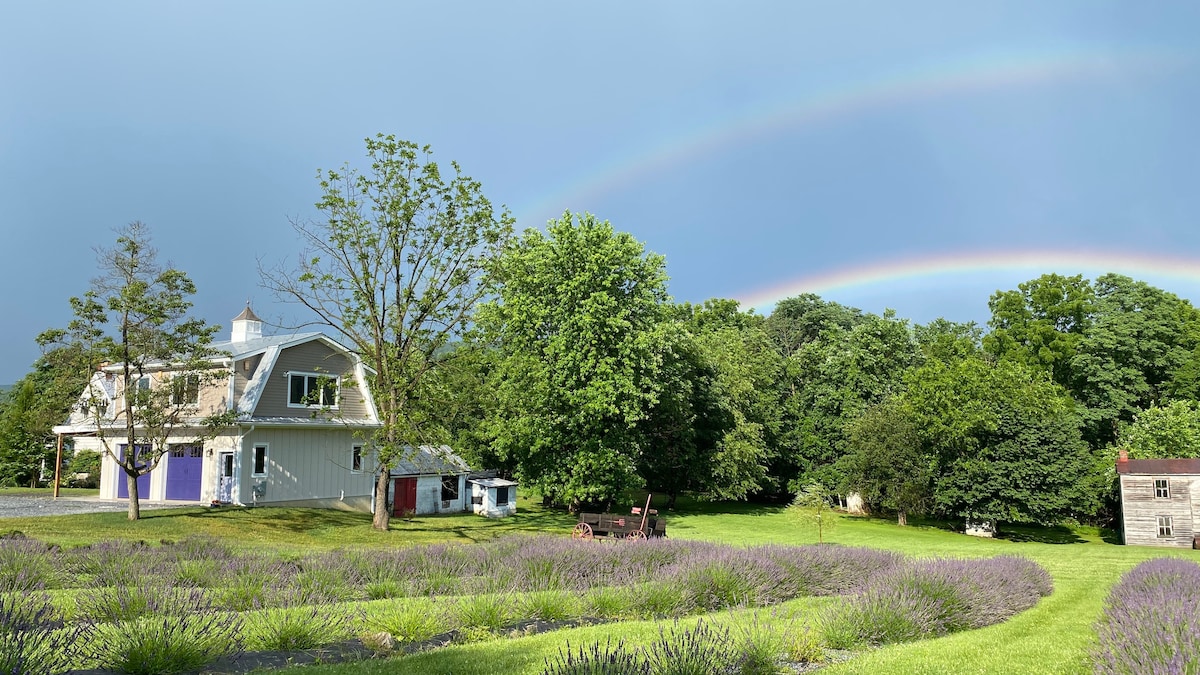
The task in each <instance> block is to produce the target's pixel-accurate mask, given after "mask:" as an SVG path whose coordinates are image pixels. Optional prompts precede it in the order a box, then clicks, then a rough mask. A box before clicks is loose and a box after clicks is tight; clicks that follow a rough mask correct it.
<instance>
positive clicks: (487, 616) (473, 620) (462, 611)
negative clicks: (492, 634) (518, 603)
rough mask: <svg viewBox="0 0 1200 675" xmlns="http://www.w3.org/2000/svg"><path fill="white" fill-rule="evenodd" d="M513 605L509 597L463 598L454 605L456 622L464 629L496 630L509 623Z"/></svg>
mask: <svg viewBox="0 0 1200 675" xmlns="http://www.w3.org/2000/svg"><path fill="white" fill-rule="evenodd" d="M511 605H512V598H510V597H509V596H507V595H467V596H463V597H461V598H459V599H458V602H457V603H455V605H454V610H453V614H454V621H455V623H457V625H459V626H461V627H463V628H486V629H488V630H496V629H498V628H501V627H503V626H504V624H506V623H508V621H509V610H508V608H509V607H510V606H511Z"/></svg>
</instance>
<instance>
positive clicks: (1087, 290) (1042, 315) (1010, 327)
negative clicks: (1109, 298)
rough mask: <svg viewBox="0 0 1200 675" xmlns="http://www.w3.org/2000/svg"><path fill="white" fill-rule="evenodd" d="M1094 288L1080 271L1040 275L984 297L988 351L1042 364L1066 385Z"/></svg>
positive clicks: (1089, 319) (1089, 316) (1092, 305)
mask: <svg viewBox="0 0 1200 675" xmlns="http://www.w3.org/2000/svg"><path fill="white" fill-rule="evenodd" d="M1095 302H1096V298H1095V291H1094V289H1093V288H1092V285H1091V283H1090V282H1089V281H1088V280H1087V279H1084V278H1083V276H1081V275H1078V274H1077V275H1075V276H1070V277H1064V276H1061V275H1058V274H1043V275H1042V276H1040V277H1038V278H1037V279H1033V280H1031V281H1027V282H1025V283H1022V284H1018V285H1017V289H1016V290H1011V291H997V292H996V293H995V294H994V295H992V298H991V300H989V301H988V307H989V308H990V309H991V310H992V318H991V320H990V321H989V322H988V323H989V325H990V326H991V328H992V331H991V333H989V334H988V335H987V336H986V337H984V339H983V346H984V348H985V349H986V350H987V351H988V352H989V353H990V354H992V355H994V356H996V357H998V358H1001V359H1005V360H1009V361H1015V362H1017V363H1021V364H1024V365H1026V366H1031V367H1034V368H1040V369H1044V370H1045V371H1046V372H1048V373H1050V376H1051V377H1052V378H1053V379H1054V381H1055V382H1057V383H1059V384H1061V385H1063V386H1064V387H1068V388H1069V387H1070V386H1071V382H1072V379H1073V378H1072V372H1071V359H1073V358H1074V357H1075V352H1076V349H1077V347H1078V345H1079V342H1080V340H1082V339H1083V335H1084V334H1085V333H1086V332H1087V330H1088V328H1089V327H1090V326H1091V322H1092V312H1093V311H1094V309H1095Z"/></svg>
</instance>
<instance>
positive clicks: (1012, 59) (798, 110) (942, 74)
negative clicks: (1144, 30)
mask: <svg viewBox="0 0 1200 675" xmlns="http://www.w3.org/2000/svg"><path fill="white" fill-rule="evenodd" d="M1187 61H1188V58H1187V57H1185V56H1184V55H1181V54H1178V53H1175V52H1166V51H1161V50H1150V49H1136V50H1128V49H1127V50H1125V51H1121V52H1112V51H1101V50H1096V49H1089V48H1084V47H1078V46H1071V47H1061V46H1060V47H1056V48H1054V49H1042V50H1029V51H1024V52H993V53H987V54H973V55H964V56H962V57H960V58H957V59H952V60H944V61H941V62H938V63H934V64H929V65H926V66H922V67H919V68H912V69H908V70H904V71H897V72H893V73H891V74H888V75H885V76H882V77H875V78H868V79H861V80H858V81H854V82H851V83H849V84H840V85H839V86H834V87H825V88H818V89H816V90H812V91H809V92H806V93H805V94H802V95H800V96H798V97H797V96H794V95H793V96H790V97H788V98H785V99H781V100H764V101H760V102H758V103H756V104H754V105H753V106H752V107H751V108H750V109H748V110H745V111H742V112H740V113H737V114H731V115H726V116H724V117H718V118H715V119H711V120H709V121H708V122H706V123H704V124H702V125H700V126H696V127H692V128H690V129H686V130H685V131H682V132H681V133H678V134H676V135H674V136H672V137H669V138H667V139H665V140H663V141H661V142H658V143H655V144H652V145H650V146H638V147H636V148H630V149H629V151H628V152H626V153H624V154H617V155H614V156H612V157H610V158H609V159H607V160H605V161H602V162H600V163H599V164H596V165H594V166H593V168H592V169H591V170H590V171H588V172H586V173H584V174H582V175H577V176H575V177H574V178H572V179H570V180H568V181H566V182H564V183H560V184H559V185H558V186H556V187H553V188H551V189H550V190H547V191H545V192H544V193H543V196H541V197H540V198H537V199H535V200H534V201H532V202H531V203H528V204H526V205H524V206H522V207H520V208H517V209H515V212H516V214H517V216H518V218H519V219H520V220H522V221H528V220H534V219H538V218H549V217H554V216H557V215H559V214H561V213H562V212H563V211H564V210H572V211H586V210H592V211H594V210H595V207H596V201H597V199H598V198H599V197H600V196H602V195H604V194H607V193H610V192H614V191H616V190H617V189H619V188H621V187H622V186H625V185H628V184H630V183H633V182H634V181H636V180H638V179H639V178H643V177H646V176H648V175H651V174H653V173H656V172H660V171H666V170H669V169H671V168H672V167H678V166H682V165H684V164H685V163H686V162H688V161H689V160H692V159H695V158H698V157H703V156H706V155H711V154H714V153H716V152H717V151H718V150H721V149H722V148H726V147H730V146H733V145H735V144H738V143H743V142H748V141H754V140H757V139H761V138H764V137H769V136H771V135H773V134H778V133H782V132H785V131H790V130H795V129H799V128H803V127H806V126H811V125H814V124H819V123H823V122H828V121H831V120H837V119H840V118H844V117H847V116H850V115H855V114H861V113H863V112H867V111H871V110H878V109H887V108H891V107H895V106H898V105H902V104H906V103H910V102H914V101H920V100H924V99H929V98H934V97H938V96H946V95H954V94H960V93H970V92H977V91H989V90H1001V89H1007V88H1013V87H1028V86H1034V85H1040V84H1048V83H1057V82H1063V81H1071V80H1084V79H1087V78H1094V77H1109V76H1114V75H1116V76H1120V75H1125V76H1129V75H1135V74H1142V73H1144V72H1145V71H1147V70H1149V71H1157V70H1161V69H1164V68H1169V67H1172V66H1175V65H1178V64H1180V63H1183V62H1187ZM598 215H601V216H603V214H598ZM526 224H527V225H535V224H538V223H534V222H527V223H526Z"/></svg>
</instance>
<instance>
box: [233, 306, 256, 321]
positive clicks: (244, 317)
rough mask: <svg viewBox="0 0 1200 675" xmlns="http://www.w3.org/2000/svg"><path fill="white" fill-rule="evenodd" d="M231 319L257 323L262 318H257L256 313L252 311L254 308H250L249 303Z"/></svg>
mask: <svg viewBox="0 0 1200 675" xmlns="http://www.w3.org/2000/svg"><path fill="white" fill-rule="evenodd" d="M233 320H234V321H258V322H259V323H262V319H260V318H258V315H256V314H255V313H254V310H252V309H250V305H246V309H243V310H242V313H241V314H238V315H237V316H235V317H233Z"/></svg>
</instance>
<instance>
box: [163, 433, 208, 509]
mask: <svg viewBox="0 0 1200 675" xmlns="http://www.w3.org/2000/svg"><path fill="white" fill-rule="evenodd" d="M169 454H170V455H171V456H170V457H168V458H167V499H186V500H188V501H193V502H195V501H200V472H201V471H203V469H204V448H203V446H199V445H172V446H171V450H170V453H169Z"/></svg>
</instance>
